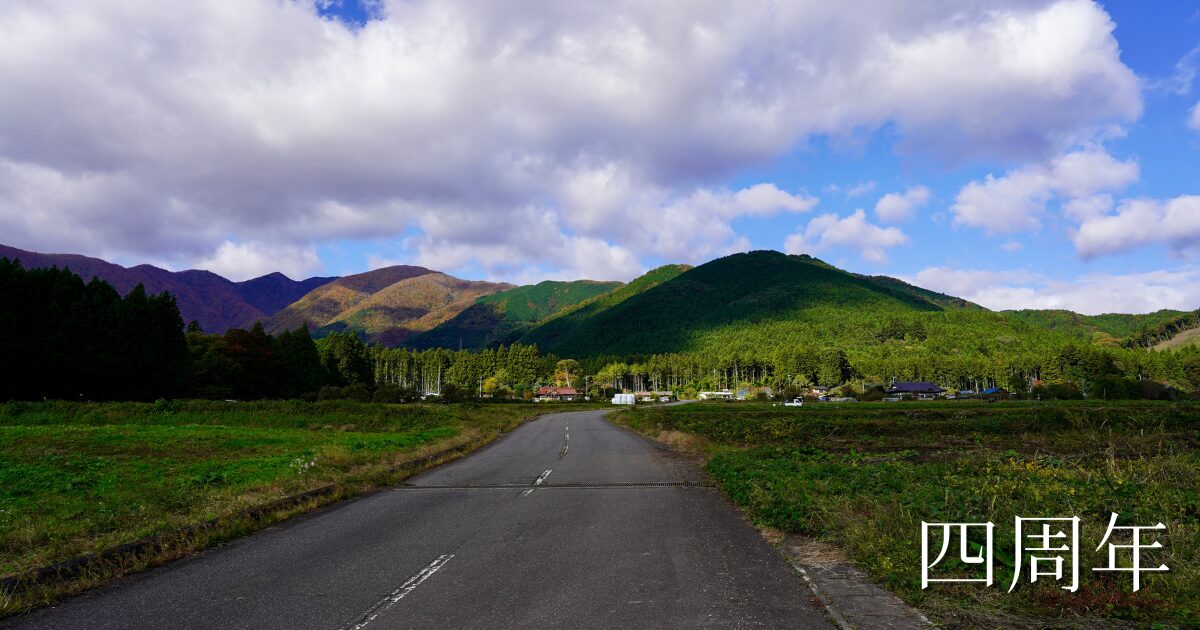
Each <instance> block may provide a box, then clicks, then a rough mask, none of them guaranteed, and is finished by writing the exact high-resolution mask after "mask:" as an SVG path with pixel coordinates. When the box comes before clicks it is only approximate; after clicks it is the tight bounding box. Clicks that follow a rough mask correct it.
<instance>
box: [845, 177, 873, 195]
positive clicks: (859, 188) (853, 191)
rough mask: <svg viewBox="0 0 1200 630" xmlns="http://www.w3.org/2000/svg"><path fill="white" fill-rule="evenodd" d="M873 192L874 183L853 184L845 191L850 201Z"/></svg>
mask: <svg viewBox="0 0 1200 630" xmlns="http://www.w3.org/2000/svg"><path fill="white" fill-rule="evenodd" d="M873 190H875V182H873V181H866V182H859V183H858V184H855V185H853V186H851V187H850V188H848V189H847V190H846V196H847V197H849V198H851V199H854V198H855V197H861V196H863V195H868V194H870V193H871V191H873Z"/></svg>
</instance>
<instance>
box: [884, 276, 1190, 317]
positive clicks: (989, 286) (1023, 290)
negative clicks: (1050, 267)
mask: <svg viewBox="0 0 1200 630" xmlns="http://www.w3.org/2000/svg"><path fill="white" fill-rule="evenodd" d="M905 280H906V281H908V282H911V283H913V284H916V285H918V286H921V287H925V288H927V289H932V290H934V291H940V292H942V293H947V294H950V295H955V296H958V297H962V298H965V299H968V300H970V301H972V302H975V303H976V304H980V305H982V306H985V307H987V308H990V309H993V310H1006V309H1025V308H1036V309H1067V310H1071V311H1075V312H1077V313H1083V314H1085V315H1099V314H1101V313H1146V312H1150V311H1155V310H1159V309H1164V308H1169V309H1177V310H1193V309H1195V308H1196V306H1197V305H1200V268H1195V267H1185V268H1181V269H1173V270H1159V271H1149V272H1143V273H1129V274H1088V275H1084V276H1080V277H1077V278H1072V279H1069V280H1062V279H1054V278H1050V277H1047V276H1045V275H1042V274H1037V273H1032V272H1029V271H1022V270H1007V271H988V270H976V269H953V268H948V267H930V268H928V269H925V270H923V271H921V272H920V273H918V274H916V276H913V277H909V278H905Z"/></svg>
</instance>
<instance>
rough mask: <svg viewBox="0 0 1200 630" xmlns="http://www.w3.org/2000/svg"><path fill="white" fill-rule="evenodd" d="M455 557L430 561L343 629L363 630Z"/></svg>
mask: <svg viewBox="0 0 1200 630" xmlns="http://www.w3.org/2000/svg"><path fill="white" fill-rule="evenodd" d="M453 557H454V554H449V555H444V556H438V558H437V560H434V561H433V562H430V563H429V566H426V567H425V568H424V569H421V572H420V573H417V574H416V575H414V576H412V577H411V578H409V579H408V581H407V582H405V583H404V584H402V585H401V586H400V588H398V589H396V590H394V591H392V592H391V593H388V594H387V596H386V597H384V598H383V599H381V600H379V601H378V602H376V603H375V605H374V606H372V607H371V608H370V609H369V610H367V612H365V613H363V616H362V617H359V619H358V621H357V622H355V623H354V624H353V625H349V626H342V630H362V629H363V628H365V627H367V624H369V623H371V622H372V621H375V618H376V617H378V616H379V615H381V614H383V612H384V611H385V610H387V609H389V608H391V607H392V605H393V604H395V603H396V602H398V601H400V600H402V599H404V596H405V595H408V594H409V593H411V592H413V590H414V589H416V588H417V587H418V586H420V585H421V582H424V581H425V580H427V579H429V576H431V575H433V574H434V573H437V571H438V569H440V568H442V567H444V566H446V563H447V562H450V559H451V558H453Z"/></svg>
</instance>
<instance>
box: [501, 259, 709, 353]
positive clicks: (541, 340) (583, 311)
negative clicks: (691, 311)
mask: <svg viewBox="0 0 1200 630" xmlns="http://www.w3.org/2000/svg"><path fill="white" fill-rule="evenodd" d="M689 269H691V267H688V266H687V265H663V266H662V267H658V268H656V269H651V270H650V271H648V272H646V273H644V274H642V275H641V276H639V277H637V278H635V279H634V280H633V281H632V282H630V283H629V284H626V285H624V286H621V287H619V288H616V289H613V290H612V291H609V292H608V293H604V294H601V295H598V296H596V297H594V298H592V299H590V300H585V301H583V302H580V303H579V304H576V305H575V306H571V307H567V308H564V309H562V310H561V311H559V312H558V313H555V314H554V315H552V316H551V317H549V318H547V319H546V320H545V321H543V322H542V323H540V324H538V325H537V326H535V327H534V328H533V329H532V330H530V331H529V332H528V333H526V334H525V335H524V336H522V338H521V339H522V341H523V342H524V343H530V344H539V345H541V346H543V347H549V346H556V347H557V346H563V345H569V343H570V341H569V340H571V339H574V338H577V337H578V335H579V334H580V331H581V330H583V334H587V331H586V328H583V327H586V326H587V325H588V324H589V323H590V322H592V321H595V318H596V317H603V316H604V314H605V313H609V312H611V311H612V310H613V309H615V308H619V307H620V306H621V305H622V304H623V303H625V302H626V301H628V300H633V299H637V298H639V297H640V296H641V295H642V294H644V293H645V292H647V291H650V290H652V289H654V288H656V287H658V286H659V285H661V284H662V283H664V282H670V281H671V280H673V279H675V278H676V277H678V276H679V275H680V274H682V273H684V272H686V271H688V270H689Z"/></svg>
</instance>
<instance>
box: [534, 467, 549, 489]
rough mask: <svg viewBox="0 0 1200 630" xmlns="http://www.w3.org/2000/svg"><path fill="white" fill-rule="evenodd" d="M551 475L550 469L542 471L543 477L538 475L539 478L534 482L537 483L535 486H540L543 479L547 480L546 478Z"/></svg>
mask: <svg viewBox="0 0 1200 630" xmlns="http://www.w3.org/2000/svg"><path fill="white" fill-rule="evenodd" d="M549 476H550V471H549V470H547V471H546V472H544V473H542V476H541V477H538V478H537V481H535V482H533V485H535V486H540V485H542V482H543V481H545V480H546V477H549Z"/></svg>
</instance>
